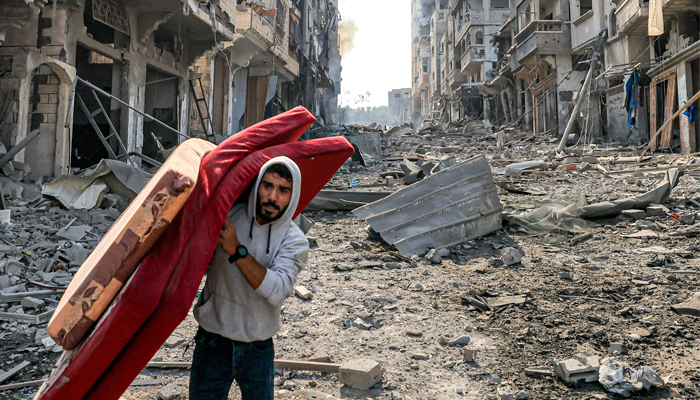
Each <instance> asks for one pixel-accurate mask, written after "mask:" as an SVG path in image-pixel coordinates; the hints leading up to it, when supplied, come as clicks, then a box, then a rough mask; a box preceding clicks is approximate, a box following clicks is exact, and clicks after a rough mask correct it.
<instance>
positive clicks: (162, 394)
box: [158, 384, 182, 400]
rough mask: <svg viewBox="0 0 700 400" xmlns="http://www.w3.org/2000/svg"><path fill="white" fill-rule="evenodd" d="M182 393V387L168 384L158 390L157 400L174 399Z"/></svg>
mask: <svg viewBox="0 0 700 400" xmlns="http://www.w3.org/2000/svg"><path fill="white" fill-rule="evenodd" d="M181 394H182V389H180V387H179V386H176V385H173V384H170V385H167V386H165V387H162V388H160V390H158V399H159V400H175V399H179V398H180V395H181Z"/></svg>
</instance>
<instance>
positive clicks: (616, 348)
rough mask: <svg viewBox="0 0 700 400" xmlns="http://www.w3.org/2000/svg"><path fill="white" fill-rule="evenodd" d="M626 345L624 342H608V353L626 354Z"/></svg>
mask: <svg viewBox="0 0 700 400" xmlns="http://www.w3.org/2000/svg"><path fill="white" fill-rule="evenodd" d="M627 352H628V350H627V345H626V344H625V343H610V348H609V349H608V353H610V354H613V355H614V354H616V353H617V354H627Z"/></svg>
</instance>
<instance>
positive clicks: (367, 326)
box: [352, 318, 372, 331]
mask: <svg viewBox="0 0 700 400" xmlns="http://www.w3.org/2000/svg"><path fill="white" fill-rule="evenodd" d="M352 324H353V325H354V326H356V327H357V328H358V329H362V330H363V331H368V330H370V329H372V324H368V323H367V322H365V321H363V320H362V319H361V318H356V319H355V320H354V321H352Z"/></svg>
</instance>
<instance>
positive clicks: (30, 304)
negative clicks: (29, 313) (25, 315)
mask: <svg viewBox="0 0 700 400" xmlns="http://www.w3.org/2000/svg"><path fill="white" fill-rule="evenodd" d="M20 304H21V305H22V307H26V308H34V309H36V308H40V307H42V306H43V305H44V304H46V302H45V301H44V300H41V299H37V298H34V297H31V296H27V297H24V298H23V299H22V300H21V301H20Z"/></svg>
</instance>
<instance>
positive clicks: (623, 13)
mask: <svg viewBox="0 0 700 400" xmlns="http://www.w3.org/2000/svg"><path fill="white" fill-rule="evenodd" d="M615 17H616V18H617V33H618V35H620V34H622V35H629V34H632V33H634V34H640V35H646V33H647V20H648V18H649V3H648V2H645V1H643V0H626V1H624V2H623V3H622V4H620V7H618V8H617V10H616V11H615Z"/></svg>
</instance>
